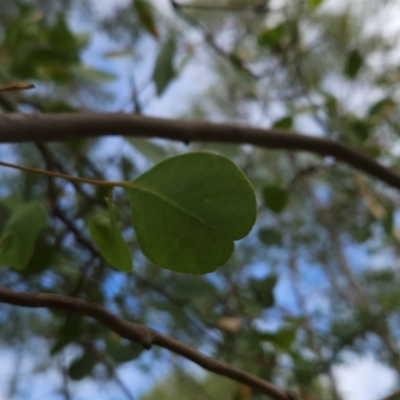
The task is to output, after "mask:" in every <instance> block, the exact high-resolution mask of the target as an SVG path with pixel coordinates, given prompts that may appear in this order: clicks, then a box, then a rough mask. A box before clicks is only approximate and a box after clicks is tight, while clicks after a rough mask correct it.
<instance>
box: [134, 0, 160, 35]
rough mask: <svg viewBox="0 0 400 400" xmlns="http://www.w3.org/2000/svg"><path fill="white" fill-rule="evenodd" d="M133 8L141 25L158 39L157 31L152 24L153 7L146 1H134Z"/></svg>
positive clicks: (153, 23)
mask: <svg viewBox="0 0 400 400" xmlns="http://www.w3.org/2000/svg"><path fill="white" fill-rule="evenodd" d="M133 6H134V8H135V10H136V12H137V14H138V16H139V20H140V22H141V23H142V25H143V26H144V27H145V28H146V29H147V31H148V32H149V33H151V34H152V35H153V36H154V37H156V38H158V30H157V27H156V24H155V22H154V17H153V7H152V6H151V4H150V3H149V2H148V1H145V0H134V2H133Z"/></svg>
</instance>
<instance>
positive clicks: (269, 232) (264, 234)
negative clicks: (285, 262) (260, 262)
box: [258, 228, 282, 246]
mask: <svg viewBox="0 0 400 400" xmlns="http://www.w3.org/2000/svg"><path fill="white" fill-rule="evenodd" d="M258 237H259V238H260V240H261V241H262V242H263V243H264V244H265V245H267V246H282V234H281V233H280V232H279V231H278V230H277V229H272V228H264V229H261V230H260V231H259V232H258Z"/></svg>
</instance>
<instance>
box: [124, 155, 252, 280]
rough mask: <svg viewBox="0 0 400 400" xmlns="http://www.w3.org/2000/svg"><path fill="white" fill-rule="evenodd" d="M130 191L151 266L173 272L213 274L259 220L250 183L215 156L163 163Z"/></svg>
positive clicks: (135, 222) (136, 224) (138, 233)
mask: <svg viewBox="0 0 400 400" xmlns="http://www.w3.org/2000/svg"><path fill="white" fill-rule="evenodd" d="M128 193H129V197H130V202H131V209H132V217H133V225H134V227H135V231H136V236H137V240H138V243H139V245H140V248H141V249H142V251H143V253H144V254H145V256H146V257H147V258H149V259H150V260H151V261H152V262H153V263H155V264H156V265H158V266H160V267H162V268H166V269H170V270H174V271H179V272H189V273H193V274H205V273H208V272H211V271H214V270H215V269H216V268H217V267H219V266H221V265H223V264H225V263H226V261H228V259H229V258H230V256H231V254H232V252H233V249H234V243H233V241H234V240H238V239H241V238H242V237H244V236H246V235H247V234H248V233H249V231H250V229H251V227H252V226H253V224H254V222H255V219H256V199H255V195H254V191H253V188H252V187H251V184H250V182H249V181H248V179H247V178H246V176H245V175H244V174H243V172H242V171H240V169H239V168H238V167H237V166H236V165H235V164H234V163H233V162H232V161H230V160H229V159H227V158H225V157H222V156H219V155H216V154H210V153H201V152H199V153H188V154H184V155H180V156H177V157H173V158H170V159H168V160H166V161H163V162H162V163H160V164H158V165H156V166H155V167H154V168H152V169H151V170H149V171H147V172H146V173H145V174H143V175H142V176H140V177H139V178H138V179H136V180H135V181H133V182H132V186H131V187H130V188H129V189H128Z"/></svg>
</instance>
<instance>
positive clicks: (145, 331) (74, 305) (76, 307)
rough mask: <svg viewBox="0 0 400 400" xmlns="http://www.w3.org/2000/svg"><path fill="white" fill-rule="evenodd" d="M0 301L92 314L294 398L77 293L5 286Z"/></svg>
mask: <svg viewBox="0 0 400 400" xmlns="http://www.w3.org/2000/svg"><path fill="white" fill-rule="evenodd" d="M0 303H7V304H13V305H17V306H22V307H31V308H38V307H44V308H52V309H59V310H65V311H71V312H75V313H78V314H81V315H84V316H87V317H92V318H94V319H96V320H97V321H99V322H100V323H102V324H103V325H105V326H106V327H107V328H109V329H111V330H112V331H114V332H115V333H117V334H118V335H120V336H121V337H123V338H125V339H128V340H131V341H133V342H136V343H138V344H140V345H142V346H143V347H145V348H146V349H150V348H151V346H153V345H157V346H160V347H163V348H165V349H167V350H170V351H172V352H174V353H176V354H179V355H181V356H182V357H185V358H186V359H188V360H191V361H193V362H194V363H196V364H198V365H200V366H201V367H203V368H204V369H206V370H207V371H211V372H214V373H216V374H218V375H222V376H226V377H228V378H231V379H233V380H235V381H237V382H240V383H243V384H245V385H248V386H250V387H251V388H253V389H255V390H257V391H259V392H261V393H264V394H266V395H268V396H269V397H271V398H272V399H274V400H293V399H294V397H293V395H292V394H291V393H288V392H285V391H283V390H281V389H279V388H277V387H276V386H274V385H272V384H271V383H269V382H267V381H265V380H263V379H260V378H258V377H256V376H254V375H251V374H248V373H246V372H244V371H241V370H238V369H236V368H233V367H231V366H230V365H228V364H225V363H223V362H221V361H218V360H215V359H213V358H211V357H207V356H205V355H204V354H202V353H200V352H198V351H197V350H195V349H193V348H191V347H189V346H186V345H185V344H183V343H181V342H179V341H177V340H175V339H172V338H171V337H169V336H166V335H163V334H162V333H160V332H157V331H155V330H153V329H151V328H148V327H146V326H143V325H139V324H135V323H133V322H129V321H126V320H124V319H122V318H120V317H118V316H116V315H114V314H112V313H110V312H109V311H107V310H106V309H104V308H102V307H100V306H98V305H97V304H94V303H89V302H87V301H84V300H81V299H77V298H74V297H64V296H58V295H54V294H47V293H34V294H30V293H21V292H14V291H12V290H9V289H5V288H0Z"/></svg>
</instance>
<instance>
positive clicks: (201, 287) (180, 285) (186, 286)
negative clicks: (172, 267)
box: [173, 277, 217, 300]
mask: <svg viewBox="0 0 400 400" xmlns="http://www.w3.org/2000/svg"><path fill="white" fill-rule="evenodd" d="M173 291H174V296H173V297H174V299H179V300H180V299H183V300H187V299H194V298H198V297H204V296H207V297H213V296H215V295H216V293H217V291H216V289H215V287H214V286H213V285H212V284H211V283H210V282H208V281H206V280H204V279H199V278H198V277H187V278H186V277H185V278H184V279H181V280H178V281H176V282H175V284H174V286H173Z"/></svg>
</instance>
